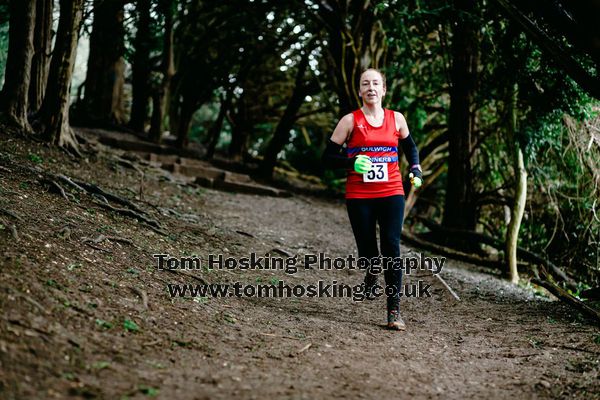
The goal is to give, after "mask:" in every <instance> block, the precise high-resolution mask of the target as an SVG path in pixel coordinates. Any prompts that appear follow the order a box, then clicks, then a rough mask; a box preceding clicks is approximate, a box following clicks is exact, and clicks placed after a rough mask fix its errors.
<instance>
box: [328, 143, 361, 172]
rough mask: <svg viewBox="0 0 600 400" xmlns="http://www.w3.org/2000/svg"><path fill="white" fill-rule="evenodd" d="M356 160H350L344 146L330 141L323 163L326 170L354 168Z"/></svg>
mask: <svg viewBox="0 0 600 400" xmlns="http://www.w3.org/2000/svg"><path fill="white" fill-rule="evenodd" d="M355 158H356V157H352V158H348V155H347V154H346V150H345V149H344V148H343V146H342V145H341V144H337V143H336V142H334V141H332V140H331V139H329V140H328V141H327V147H326V148H325V152H324V153H323V157H322V158H321V161H322V162H323V165H324V166H325V168H330V169H336V168H353V167H354V160H355Z"/></svg>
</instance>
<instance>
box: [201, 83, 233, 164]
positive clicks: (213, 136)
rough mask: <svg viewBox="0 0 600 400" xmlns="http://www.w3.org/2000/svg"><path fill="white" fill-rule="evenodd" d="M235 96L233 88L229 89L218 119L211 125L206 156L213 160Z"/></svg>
mask: <svg viewBox="0 0 600 400" xmlns="http://www.w3.org/2000/svg"><path fill="white" fill-rule="evenodd" d="M232 98H233V89H229V90H228V91H227V93H226V94H225V98H224V99H223V100H222V101H221V109H220V110H219V115H217V119H216V120H215V122H214V123H213V125H212V126H211V127H210V131H209V132H208V138H209V139H208V140H209V141H208V146H206V158H207V159H209V160H211V159H212V158H213V157H214V155H215V149H216V148H217V144H218V143H219V138H220V137H221V130H222V129H223V122H224V121H225V116H226V115H227V112H229V108H230V107H231V100H232Z"/></svg>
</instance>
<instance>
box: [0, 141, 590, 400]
mask: <svg viewBox="0 0 600 400" xmlns="http://www.w3.org/2000/svg"><path fill="white" fill-rule="evenodd" d="M115 154H116V153H115V152H112V151H105V150H103V151H101V152H99V153H94V152H91V151H90V152H87V153H84V158H83V159H76V158H72V157H69V156H68V155H66V154H64V153H62V152H60V151H57V150H55V149H52V148H48V147H46V146H44V145H43V144H39V143H34V142H30V141H24V140H22V139H18V138H15V137H10V136H6V135H5V134H0V209H1V210H0V218H1V219H2V221H0V223H1V224H2V225H1V229H0V260H1V261H0V307H1V309H2V313H1V315H2V320H1V321H0V362H1V365H0V398H2V399H29V398H32V399H33V398H35V399H52V398H99V399H126V398H130V399H143V398H149V397H155V398H164V399H228V398H233V397H237V398H256V399H260V398H294V399H300V398H306V399H315V398H365V399H367V398H392V397H399V398H461V399H462V398H482V397H486V398H490V399H496V398H500V399H501V398H566V397H569V398H580V399H591V398H600V380H599V371H600V365H599V356H600V344H598V343H599V342H600V340H599V335H600V330H599V329H598V328H597V327H596V326H594V324H593V323H592V322H591V321H589V320H586V319H584V318H582V317H581V316H580V315H578V313H576V312H574V311H573V310H572V309H570V308H567V307H566V306H564V305H562V304H560V303H558V302H557V301H553V300H552V299H549V298H546V297H543V296H540V295H538V294H536V293H535V292H534V291H533V290H532V289H531V288H527V287H513V286H511V285H508V284H507V283H505V282H504V281H502V280H500V279H499V278H497V277H496V276H494V275H492V274H489V273H484V272H483V271H481V270H479V269H478V268H476V267H474V266H472V265H468V264H465V263H461V262H456V261H452V260H447V262H446V265H445V266H444V269H443V271H442V273H441V276H442V277H443V278H444V279H445V280H446V281H447V282H448V284H449V285H450V286H451V287H452V288H453V289H454V290H455V291H456V293H457V294H458V295H459V296H460V298H461V300H460V301H457V300H455V299H454V298H453V297H452V296H451V295H450V293H449V292H448V290H447V289H446V288H444V287H443V286H442V285H441V283H440V282H439V281H438V280H437V279H435V278H434V277H433V276H432V275H431V274H430V273H428V272H427V271H420V272H419V273H418V274H413V275H411V276H408V277H405V283H411V282H412V283H415V282H417V281H418V280H422V281H423V282H425V283H426V284H430V285H431V294H432V296H431V297H429V298H427V297H422V298H409V299H402V313H403V316H404V320H405V322H406V324H407V330H406V331H405V332H391V331H388V330H386V329H385V325H384V323H385V300H384V299H383V298H380V299H377V300H374V301H364V302H354V301H352V299H350V298H282V299H273V298H256V297H240V298H233V297H231V298H209V297H202V298H195V299H192V298H189V297H188V298H171V297H170V295H169V293H168V290H167V285H168V284H175V283H181V284H198V283H200V281H201V280H205V281H206V282H209V283H225V282H242V283H244V284H258V283H278V282H279V281H280V280H283V281H285V282H286V283H288V284H292V285H298V284H304V285H306V284H314V283H316V282H317V281H319V280H324V281H333V280H336V281H338V282H339V283H346V284H348V285H356V284H358V283H360V282H361V281H362V274H361V272H360V271H356V270H349V269H344V270H331V271H324V270H319V269H318V268H313V269H304V268H301V269H300V270H299V271H298V272H297V273H295V274H286V273H285V272H284V271H281V270H278V271H265V270H263V271H241V270H223V271H218V270H208V269H206V268H203V269H201V270H197V271H179V272H176V273H175V272H168V271H159V270H157V266H156V264H157V263H156V260H155V259H154V258H153V257H152V255H153V254H156V253H168V254H171V255H174V256H176V257H180V256H199V257H201V258H202V259H206V258H207V256H208V254H224V255H225V256H230V257H233V258H236V259H239V258H241V257H246V256H249V255H250V253H257V254H259V255H264V254H265V253H268V252H271V253H272V254H274V255H275V254H276V255H279V256H281V257H289V256H292V255H299V256H303V255H306V254H318V253H319V252H323V253H325V254H326V255H327V256H330V257H337V256H340V257H347V256H348V255H349V254H355V252H356V248H355V245H354V240H353V237H352V235H351V230H350V226H349V223H348V220H347V216H346V213H345V208H344V205H343V203H342V202H341V201H334V200H324V199H318V198H312V197H306V196H300V195H295V196H293V197H290V198H274V197H260V196H255V195H244V194H234V193H226V192H219V191H214V190H210V189H204V188H200V187H195V186H192V185H188V184H185V183H184V182H180V181H178V180H177V177H175V179H173V177H171V176H169V175H168V174H165V173H164V172H163V171H160V170H159V169H157V168H152V167H149V166H139V167H138V168H140V169H141V170H142V171H143V172H144V179H143V180H141V179H140V173H139V172H138V171H136V170H134V169H132V168H130V166H128V165H127V164H126V163H123V162H120V161H119V160H118V159H116V158H115ZM49 173H54V174H58V173H62V174H65V175H67V176H69V177H72V178H76V179H79V180H81V181H85V182H91V183H95V184H97V185H98V186H99V187H100V188H102V189H104V190H106V191H109V192H111V193H113V194H116V195H118V196H121V197H122V198H127V199H129V200H130V201H132V202H133V204H135V206H137V207H138V208H139V210H141V211H143V212H145V213H147V214H145V215H148V216H151V217H152V218H153V219H155V220H157V221H159V223H160V227H159V228H157V227H156V226H155V227H154V228H152V227H151V226H150V225H149V224H148V223H146V222H141V221H139V220H136V218H134V217H132V216H131V215H124V214H122V213H119V212H116V211H111V210H108V209H107V208H106V207H104V206H102V205H101V204H100V203H102V202H103V201H104V200H102V199H101V198H99V197H93V196H90V195H88V194H84V193H82V192H78V191H77V190H76V189H73V188H70V187H68V186H67V185H66V184H64V183H61V182H57V183H59V185H60V186H61V187H63V189H64V190H65V196H63V195H62V193H60V190H59V189H57V188H56V187H55V186H53V184H52V183H49V181H48V177H49V176H50V175H48V174H49ZM140 188H141V190H140ZM140 192H141V196H140ZM111 204H112V205H113V206H115V203H114V202H111ZM120 208H123V207H120ZM13 227H14V229H13ZM100 235H102V236H100ZM103 238H108V239H105V240H100V239H103ZM94 240H96V242H94ZM403 251H404V253H405V254H410V253H411V252H413V253H415V254H417V253H418V252H419V251H418V249H412V248H409V247H407V246H403ZM285 254H287V256H284V255H285ZM427 255H429V256H432V254H427Z"/></svg>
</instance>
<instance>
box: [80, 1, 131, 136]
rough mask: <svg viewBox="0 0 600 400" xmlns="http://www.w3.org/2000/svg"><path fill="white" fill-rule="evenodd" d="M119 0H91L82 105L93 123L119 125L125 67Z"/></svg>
mask: <svg viewBox="0 0 600 400" xmlns="http://www.w3.org/2000/svg"><path fill="white" fill-rule="evenodd" d="M123 53H124V29H123V1H122V0H94V24H93V29H92V35H91V37H90V56H89V58H88V71H87V77H86V82H85V96H84V104H85V110H86V113H87V117H88V120H89V122H91V123H92V124H101V125H102V124H108V125H114V124H122V123H123V122H124V110H123V84H124V76H123V72H124V70H125V65H124V60H123Z"/></svg>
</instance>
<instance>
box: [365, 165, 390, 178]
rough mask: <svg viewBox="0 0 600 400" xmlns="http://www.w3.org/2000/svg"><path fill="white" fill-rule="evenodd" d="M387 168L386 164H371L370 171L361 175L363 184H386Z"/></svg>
mask: <svg viewBox="0 0 600 400" xmlns="http://www.w3.org/2000/svg"><path fill="white" fill-rule="evenodd" d="M387 181H388V168H387V164H386V163H373V164H371V169H370V170H369V172H367V173H366V174H363V182H387Z"/></svg>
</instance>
